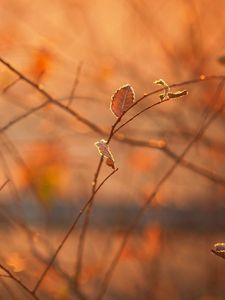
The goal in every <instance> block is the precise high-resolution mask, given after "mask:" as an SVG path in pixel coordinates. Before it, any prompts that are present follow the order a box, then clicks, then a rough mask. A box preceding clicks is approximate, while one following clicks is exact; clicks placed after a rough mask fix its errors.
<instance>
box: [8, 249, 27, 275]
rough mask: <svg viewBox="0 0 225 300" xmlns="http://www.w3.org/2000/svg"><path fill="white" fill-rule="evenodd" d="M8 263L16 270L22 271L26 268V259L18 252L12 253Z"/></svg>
mask: <svg viewBox="0 0 225 300" xmlns="http://www.w3.org/2000/svg"><path fill="white" fill-rule="evenodd" d="M6 263H7V265H8V266H10V267H13V271H14V272H22V271H23V270H24V269H25V268H26V265H25V261H24V259H23V258H22V257H21V256H20V255H19V254H18V253H12V254H10V255H9V256H8V258H7V260H6Z"/></svg>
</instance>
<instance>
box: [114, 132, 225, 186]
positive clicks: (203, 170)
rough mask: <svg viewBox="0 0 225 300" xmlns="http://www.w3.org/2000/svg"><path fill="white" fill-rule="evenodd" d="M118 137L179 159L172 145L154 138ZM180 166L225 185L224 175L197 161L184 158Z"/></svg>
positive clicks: (120, 140)
mask: <svg viewBox="0 0 225 300" xmlns="http://www.w3.org/2000/svg"><path fill="white" fill-rule="evenodd" d="M117 137H118V141H119V142H122V143H124V144H128V145H131V146H134V147H144V148H148V149H158V150H160V151H162V152H163V153H164V154H165V155H166V156H167V157H169V158H170V159H172V160H177V159H178V155H177V154H176V153H175V152H174V151H173V150H171V149H170V147H168V146H167V145H166V143H165V144H163V143H162V145H161V144H160V141H159V142H157V141H154V140H149V141H145V140H137V139H132V138H128V137H122V136H115V137H114V138H115V139H117ZM180 166H182V167H184V168H186V169H188V170H190V171H192V172H194V173H196V174H198V175H200V176H203V177H205V178H207V179H209V180H211V181H213V182H214V183H216V184H219V185H222V186H224V187H225V178H223V177H222V176H220V175H218V174H216V173H215V172H211V171H210V170H208V169H206V168H203V167H201V166H199V165H197V164H195V163H192V162H190V161H188V160H186V159H182V160H181V162H180Z"/></svg>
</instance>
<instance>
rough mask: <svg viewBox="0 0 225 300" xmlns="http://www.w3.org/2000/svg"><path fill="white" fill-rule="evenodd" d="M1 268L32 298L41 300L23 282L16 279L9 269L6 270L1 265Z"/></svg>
mask: <svg viewBox="0 0 225 300" xmlns="http://www.w3.org/2000/svg"><path fill="white" fill-rule="evenodd" d="M0 268H1V269H2V270H3V271H5V272H6V273H7V275H8V276H9V277H10V278H11V279H13V280H14V281H15V282H16V283H18V285H19V286H20V287H21V288H23V289H24V290H25V291H26V292H27V293H28V294H30V296H32V297H33V298H34V299H35V300H40V299H39V298H38V297H37V296H36V295H35V293H34V292H33V291H32V290H30V289H29V288H28V287H27V286H26V285H25V284H24V283H23V282H22V281H21V280H19V279H18V278H16V277H15V276H14V275H13V274H12V273H11V272H10V271H9V270H8V269H6V268H5V267H4V266H3V265H2V264H0Z"/></svg>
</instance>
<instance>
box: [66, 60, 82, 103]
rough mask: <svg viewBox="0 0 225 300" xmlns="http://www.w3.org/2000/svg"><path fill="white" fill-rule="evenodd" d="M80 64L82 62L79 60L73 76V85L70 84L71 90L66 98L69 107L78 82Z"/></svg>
mask: <svg viewBox="0 0 225 300" xmlns="http://www.w3.org/2000/svg"><path fill="white" fill-rule="evenodd" d="M82 65H83V63H82V62H80V63H79V65H78V67H77V70H76V76H75V79H74V83H73V86H72V90H71V93H70V96H69V99H68V104H67V107H69V106H70V105H71V104H72V101H73V99H74V94H75V91H76V89H77V86H78V84H79V77H80V73H81V69H82Z"/></svg>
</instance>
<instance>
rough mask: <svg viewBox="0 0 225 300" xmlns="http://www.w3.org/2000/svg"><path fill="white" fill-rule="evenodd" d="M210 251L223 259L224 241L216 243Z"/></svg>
mask: <svg viewBox="0 0 225 300" xmlns="http://www.w3.org/2000/svg"><path fill="white" fill-rule="evenodd" d="M212 252H213V253H214V254H216V255H218V256H220V257H222V258H224V259H225V243H216V244H215V245H214V249H212Z"/></svg>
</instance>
